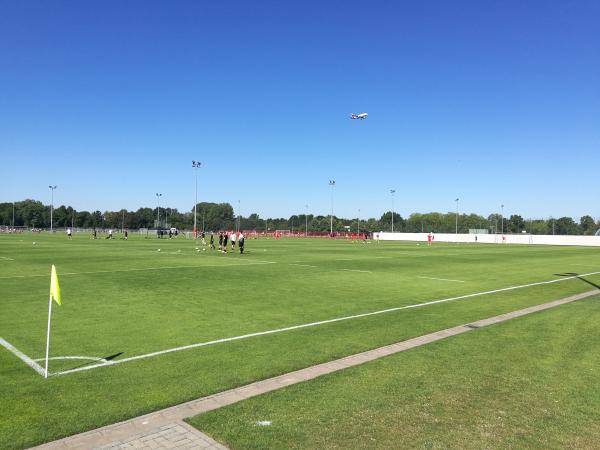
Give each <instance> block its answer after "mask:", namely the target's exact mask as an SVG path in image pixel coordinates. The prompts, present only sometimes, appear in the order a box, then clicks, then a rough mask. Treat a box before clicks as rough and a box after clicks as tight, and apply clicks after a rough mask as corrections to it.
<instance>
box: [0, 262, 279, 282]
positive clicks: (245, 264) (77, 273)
mask: <svg viewBox="0 0 600 450" xmlns="http://www.w3.org/2000/svg"><path fill="white" fill-rule="evenodd" d="M265 264H277V263H276V262H275V261H256V262H248V263H235V264H203V265H198V266H164V267H144V268H141V269H120V270H95V271H90V272H61V274H60V276H61V277H62V276H64V275H90V274H95V273H118V272H141V271H144V270H167V269H202V268H204V267H231V266H257V265H258V266H261V265H265ZM47 276H48V275H47V274H44V275H12V276H10V277H0V280H7V279H12V278H38V277H47Z"/></svg>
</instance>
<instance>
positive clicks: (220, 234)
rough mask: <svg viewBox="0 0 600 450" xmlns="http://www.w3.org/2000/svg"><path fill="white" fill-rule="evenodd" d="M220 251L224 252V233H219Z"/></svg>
mask: <svg viewBox="0 0 600 450" xmlns="http://www.w3.org/2000/svg"><path fill="white" fill-rule="evenodd" d="M219 251H223V232H222V231H219Z"/></svg>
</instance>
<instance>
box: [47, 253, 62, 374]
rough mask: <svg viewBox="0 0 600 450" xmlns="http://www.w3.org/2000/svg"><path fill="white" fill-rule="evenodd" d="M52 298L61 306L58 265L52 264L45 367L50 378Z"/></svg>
mask: <svg viewBox="0 0 600 450" xmlns="http://www.w3.org/2000/svg"><path fill="white" fill-rule="evenodd" d="M52 300H54V301H55V302H56V303H57V304H58V306H60V286H59V285H58V275H57V274H56V267H54V264H52V272H51V274H50V297H49V298H48V332H47V334H46V368H45V369H44V378H48V353H49V352H50V319H51V318H52Z"/></svg>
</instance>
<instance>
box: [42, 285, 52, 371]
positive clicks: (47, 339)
mask: <svg viewBox="0 0 600 450" xmlns="http://www.w3.org/2000/svg"><path fill="white" fill-rule="evenodd" d="M51 317H52V294H50V298H49V299H48V332H47V333H46V368H45V369H44V378H48V353H49V351H50V318H51Z"/></svg>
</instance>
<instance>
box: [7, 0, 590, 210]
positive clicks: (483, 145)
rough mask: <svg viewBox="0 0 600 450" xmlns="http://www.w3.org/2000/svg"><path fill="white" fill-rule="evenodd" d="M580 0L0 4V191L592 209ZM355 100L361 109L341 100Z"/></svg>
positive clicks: (118, 201) (293, 203)
mask: <svg viewBox="0 0 600 450" xmlns="http://www.w3.org/2000/svg"><path fill="white" fill-rule="evenodd" d="M598 23H600V3H599V2H597V1H586V0H581V1H561V2H549V1H492V0H490V1H454V2H447V1H429V2H400V1H369V2H365V1H302V2H286V1H272V2H262V1H257V2H248V1H244V2H238V1H228V2H200V1H189V2H187V1H169V2H167V1H162V2H161V1H123V2H117V1H98V2H94V1H85V2H78V1H33V0H27V1H20V0H3V1H1V2H0V154H1V155H2V164H1V166H0V178H1V180H2V183H1V185H2V188H1V190H0V201H13V200H21V199H24V198H34V199H37V200H41V201H43V202H44V203H49V202H50V190H49V189H48V185H49V184H56V185H58V189H57V190H56V191H55V203H56V204H66V205H72V206H74V207H75V208H76V209H80V210H83V209H87V210H95V209H100V210H117V209H120V208H127V209H137V208H139V207H141V206H150V207H155V206H156V197H155V193H156V192H160V193H162V194H163V197H162V199H161V206H164V205H167V206H170V207H176V208H178V209H179V210H181V211H185V210H190V209H191V208H192V205H193V202H194V174H193V171H192V168H191V160H192V159H197V160H200V161H201V162H202V164H203V167H202V169H200V171H199V174H198V175H199V176H198V180H199V183H198V190H199V200H202V201H212V202H230V203H232V204H234V205H236V204H237V202H238V200H239V201H240V205H241V213H242V214H244V215H246V214H249V213H251V212H257V213H259V214H260V215H261V216H265V215H266V216H270V217H275V216H277V217H287V216H289V215H291V214H294V213H303V212H304V211H305V206H304V205H306V204H308V205H309V210H310V212H311V213H314V214H328V213H329V209H330V196H329V186H328V180H329V179H335V180H336V188H335V192H334V212H335V214H336V215H339V216H346V217H354V216H356V215H357V214H358V209H360V210H361V216H363V217H366V216H369V217H379V216H380V215H381V214H382V213H383V212H384V211H386V210H390V209H391V196H390V193H389V190H390V189H395V190H396V194H395V201H394V204H395V209H396V211H398V212H400V213H401V214H402V215H407V214H409V213H411V212H417V211H418V212H429V211H442V212H443V211H453V210H454V208H455V203H454V199H455V198H457V197H459V198H460V203H459V206H460V210H461V212H475V213H480V214H484V215H487V214H490V213H492V212H497V211H499V209H500V204H504V205H505V214H513V213H518V214H521V215H523V216H524V217H549V216H554V217H558V216H563V215H568V216H573V217H576V218H578V217H579V216H581V215H583V214H591V215H592V216H594V217H600V204H599V203H598V198H599V190H598V181H597V180H598V168H599V167H600V27H598ZM363 111H366V112H368V113H369V118H368V119H367V120H365V121H352V120H349V119H348V114H349V113H351V112H363Z"/></svg>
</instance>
